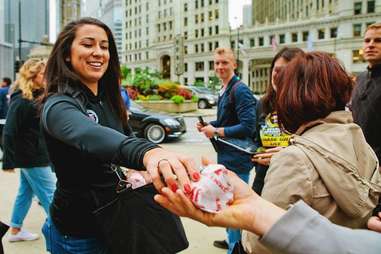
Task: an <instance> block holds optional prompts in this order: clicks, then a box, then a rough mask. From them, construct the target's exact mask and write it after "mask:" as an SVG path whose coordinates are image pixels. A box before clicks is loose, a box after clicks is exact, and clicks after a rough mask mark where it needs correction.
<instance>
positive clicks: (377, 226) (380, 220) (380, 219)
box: [368, 212, 381, 233]
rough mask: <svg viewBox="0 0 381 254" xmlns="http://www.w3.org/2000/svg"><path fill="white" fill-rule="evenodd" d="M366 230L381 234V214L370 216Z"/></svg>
mask: <svg viewBox="0 0 381 254" xmlns="http://www.w3.org/2000/svg"><path fill="white" fill-rule="evenodd" d="M368 228H369V229H370V230H373V231H376V232H378V233H381V212H379V213H378V216H372V217H370V218H369V220H368Z"/></svg>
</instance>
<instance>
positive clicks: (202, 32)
mask: <svg viewBox="0 0 381 254" xmlns="http://www.w3.org/2000/svg"><path fill="white" fill-rule="evenodd" d="M201 37H204V28H201Z"/></svg>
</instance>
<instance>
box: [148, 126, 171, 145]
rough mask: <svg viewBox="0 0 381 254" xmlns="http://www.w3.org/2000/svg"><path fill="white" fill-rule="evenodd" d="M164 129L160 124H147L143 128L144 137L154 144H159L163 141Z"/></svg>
mask: <svg viewBox="0 0 381 254" xmlns="http://www.w3.org/2000/svg"><path fill="white" fill-rule="evenodd" d="M165 136H166V134H165V130H164V127H163V126H161V125H160V124H155V123H152V124H149V125H147V126H146V127H145V128H144V137H145V138H146V139H147V140H149V141H151V142H152V143H155V144H160V143H161V142H163V141H164V139H165Z"/></svg>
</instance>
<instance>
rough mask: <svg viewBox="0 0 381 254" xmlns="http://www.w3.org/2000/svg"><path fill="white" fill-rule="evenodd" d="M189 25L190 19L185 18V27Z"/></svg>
mask: <svg viewBox="0 0 381 254" xmlns="http://www.w3.org/2000/svg"><path fill="white" fill-rule="evenodd" d="M187 25H188V18H187V17H185V18H184V26H187Z"/></svg>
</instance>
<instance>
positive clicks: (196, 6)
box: [194, 0, 198, 9]
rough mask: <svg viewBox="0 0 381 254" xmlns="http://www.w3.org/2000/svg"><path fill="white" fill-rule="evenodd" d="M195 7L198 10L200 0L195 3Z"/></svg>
mask: <svg viewBox="0 0 381 254" xmlns="http://www.w3.org/2000/svg"><path fill="white" fill-rule="evenodd" d="M194 5H195V8H196V9H198V0H196V1H195V3H194Z"/></svg>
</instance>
